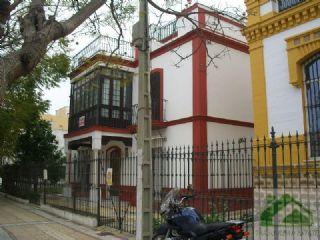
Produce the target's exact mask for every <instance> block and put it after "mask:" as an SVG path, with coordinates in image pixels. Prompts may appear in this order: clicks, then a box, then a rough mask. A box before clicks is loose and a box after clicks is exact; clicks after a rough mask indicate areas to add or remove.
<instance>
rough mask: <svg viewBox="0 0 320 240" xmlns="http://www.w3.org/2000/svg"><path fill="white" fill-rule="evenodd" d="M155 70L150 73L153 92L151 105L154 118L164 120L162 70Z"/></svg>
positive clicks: (151, 90)
mask: <svg viewBox="0 0 320 240" xmlns="http://www.w3.org/2000/svg"><path fill="white" fill-rule="evenodd" d="M161 70H162V69H161ZM161 70H155V71H153V72H151V75H150V92H151V107H152V120H156V121H161V120H162V111H163V110H162V108H163V106H162V86H161V85H162V82H161V81H162V79H161V78H162V71H161Z"/></svg>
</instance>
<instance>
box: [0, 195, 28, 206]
mask: <svg viewBox="0 0 320 240" xmlns="http://www.w3.org/2000/svg"><path fill="white" fill-rule="evenodd" d="M0 195H1V196H3V197H5V198H8V199H10V200H13V201H15V202H18V203H22V204H28V203H30V201H29V200H27V199H22V198H17V197H14V196H12V195H10V194H7V193H3V192H1V193H0Z"/></svg>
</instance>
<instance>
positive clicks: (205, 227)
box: [191, 222, 233, 236]
mask: <svg viewBox="0 0 320 240" xmlns="http://www.w3.org/2000/svg"><path fill="white" fill-rule="evenodd" d="M232 225H233V224H232V223H226V222H219V223H210V224H205V223H199V224H197V225H195V226H194V227H193V228H192V230H191V231H192V232H193V233H194V234H195V235H196V236H201V235H204V234H207V233H210V232H216V231H219V230H221V229H224V228H228V227H231V226H232Z"/></svg>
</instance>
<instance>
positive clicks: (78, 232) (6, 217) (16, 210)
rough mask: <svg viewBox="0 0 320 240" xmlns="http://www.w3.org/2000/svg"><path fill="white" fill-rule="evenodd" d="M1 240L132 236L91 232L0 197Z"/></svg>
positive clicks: (101, 229)
mask: <svg viewBox="0 0 320 240" xmlns="http://www.w3.org/2000/svg"><path fill="white" fill-rule="evenodd" d="M0 239H1V240H100V239H101V240H120V239H122V240H126V239H134V237H130V236H125V235H122V234H121V235H120V234H119V233H118V232H117V231H115V230H112V229H109V228H106V227H99V228H97V229H91V228H88V227H85V226H81V225H77V224H75V223H73V222H71V221H68V220H65V219H62V218H59V217H56V216H53V215H51V214H48V213H46V212H44V211H42V210H40V209H39V207H38V206H36V205H32V204H21V203H17V202H14V201H12V200H9V199H7V198H4V197H3V196H0Z"/></svg>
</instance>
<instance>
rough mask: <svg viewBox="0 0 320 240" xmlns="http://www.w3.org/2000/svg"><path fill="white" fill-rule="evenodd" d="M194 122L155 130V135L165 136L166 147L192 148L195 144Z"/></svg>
mask: <svg viewBox="0 0 320 240" xmlns="http://www.w3.org/2000/svg"><path fill="white" fill-rule="evenodd" d="M192 131H193V130H192V122H189V123H184V124H179V125H174V126H170V127H167V128H165V129H161V130H154V131H153V134H154V135H161V136H165V137H166V138H167V140H166V141H165V142H164V147H175V146H179V147H180V146H191V145H192V142H193V132H192Z"/></svg>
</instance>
